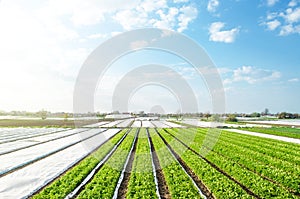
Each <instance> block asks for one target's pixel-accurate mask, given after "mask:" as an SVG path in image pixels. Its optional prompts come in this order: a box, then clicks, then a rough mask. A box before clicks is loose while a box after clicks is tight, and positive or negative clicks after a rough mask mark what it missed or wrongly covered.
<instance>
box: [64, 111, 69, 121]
mask: <svg viewBox="0 0 300 199" xmlns="http://www.w3.org/2000/svg"><path fill="white" fill-rule="evenodd" d="M68 118H69V115H68V113H65V114H64V121H68Z"/></svg>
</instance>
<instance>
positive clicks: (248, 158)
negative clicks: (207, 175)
mask: <svg viewBox="0 0 300 199" xmlns="http://www.w3.org/2000/svg"><path fill="white" fill-rule="evenodd" d="M199 136H205V134H202V135H199ZM213 151H216V152H217V153H219V154H223V156H226V157H228V158H230V159H232V160H234V161H235V162H238V163H239V164H242V165H244V166H245V167H246V168H248V169H249V170H251V171H253V172H256V173H259V174H260V175H262V176H264V177H266V178H268V179H272V180H271V181H275V183H277V184H280V185H282V186H284V187H286V188H287V189H290V190H294V191H292V192H294V193H295V194H300V187H299V184H300V179H299V177H298V176H299V172H300V170H299V169H298V168H297V166H296V165H294V164H291V163H289V162H285V161H282V160H280V159H277V158H273V157H271V156H267V155H265V154H262V153H259V152H257V151H256V150H251V149H249V148H243V147H242V146H240V145H235V144H232V142H229V141H222V140H221V139H220V140H219V142H218V144H217V145H216V146H215V147H214V148H213ZM237 151H238V152H237ZM274 165H276V166H274Z"/></svg>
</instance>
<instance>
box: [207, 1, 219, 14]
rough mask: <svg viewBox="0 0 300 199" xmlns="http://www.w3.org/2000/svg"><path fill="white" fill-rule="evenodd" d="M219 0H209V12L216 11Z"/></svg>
mask: <svg viewBox="0 0 300 199" xmlns="http://www.w3.org/2000/svg"><path fill="white" fill-rule="evenodd" d="M219 4H220V3H219V1H218V0H209V1H208V4H207V11H208V12H216V10H217V8H218V6H219Z"/></svg>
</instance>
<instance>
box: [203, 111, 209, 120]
mask: <svg viewBox="0 0 300 199" xmlns="http://www.w3.org/2000/svg"><path fill="white" fill-rule="evenodd" d="M203 116H204V117H206V119H207V120H208V118H209V117H210V116H211V114H210V113H209V112H207V113H204V114H203Z"/></svg>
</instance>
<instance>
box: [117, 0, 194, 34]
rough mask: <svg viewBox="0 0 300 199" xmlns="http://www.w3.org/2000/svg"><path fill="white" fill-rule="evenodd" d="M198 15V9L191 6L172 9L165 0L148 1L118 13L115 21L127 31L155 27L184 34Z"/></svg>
mask: <svg viewBox="0 0 300 199" xmlns="http://www.w3.org/2000/svg"><path fill="white" fill-rule="evenodd" d="M182 2H183V1H182ZM197 15H198V10H197V8H196V7H193V6H191V5H185V4H184V5H181V6H180V7H171V6H169V5H168V4H167V1H165V0H164V1H161V0H155V1H153V0H146V1H144V2H142V3H141V4H140V5H139V6H137V7H136V8H134V9H125V10H121V11H118V12H117V13H116V14H115V15H114V17H113V19H114V20H115V21H116V22H117V23H119V24H120V25H121V26H122V27H123V28H124V29H125V30H131V29H133V28H145V27H155V28H162V29H171V30H177V31H178V32H182V31H184V30H186V29H187V27H188V25H189V24H190V23H191V22H192V21H193V20H194V19H196V17H197Z"/></svg>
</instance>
